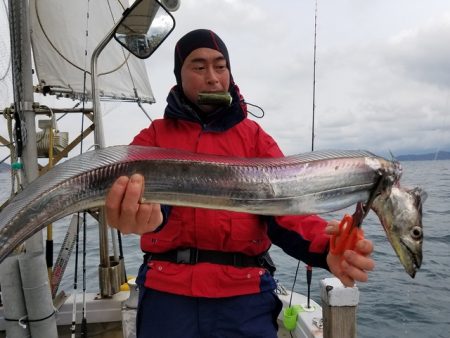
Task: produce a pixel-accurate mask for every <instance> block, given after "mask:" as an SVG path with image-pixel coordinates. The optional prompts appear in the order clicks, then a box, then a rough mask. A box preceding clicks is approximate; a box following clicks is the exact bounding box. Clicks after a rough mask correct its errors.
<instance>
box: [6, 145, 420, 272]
mask: <svg viewBox="0 0 450 338" xmlns="http://www.w3.org/2000/svg"><path fill="white" fill-rule="evenodd" d="M134 173H140V174H142V175H143V176H144V177H145V191H144V193H143V196H142V202H144V203H145V202H158V203H163V204H168V205H183V206H193V207H201V208H211V209H226V210H232V211H243V212H248V213H254V214H260V215H288V214H316V213H319V214H320V213H324V212H330V211H336V210H340V209H343V208H346V207H348V206H351V205H353V204H356V203H357V202H365V201H367V200H368V199H369V197H370V196H371V193H372V191H373V190H374V188H375V187H376V186H378V183H379V182H380V178H383V180H384V182H383V185H382V189H381V191H380V192H379V196H377V197H376V198H375V200H374V202H373V210H374V211H375V212H376V213H377V215H378V217H379V218H380V221H381V223H382V225H383V227H384V229H385V230H386V233H387V234H388V239H389V240H390V242H391V243H392V245H393V247H394V250H395V251H396V253H397V255H398V256H399V258H400V261H401V262H402V264H403V266H404V267H405V269H406V271H407V272H408V274H409V275H411V276H412V277H414V275H415V272H416V270H417V269H418V268H419V267H420V265H421V262H422V209H421V204H422V197H423V194H422V193H421V191H420V190H419V189H416V190H414V191H413V192H411V191H406V190H402V189H399V188H397V187H396V186H397V185H398V184H399V180H400V176H401V167H400V165H399V163H397V162H393V161H388V160H386V159H384V158H381V157H378V156H376V155H374V154H372V153H369V152H366V151H334V152H313V153H307V154H303V155H294V156H287V157H284V158H276V159H274V158H269V159H267V158H266V159H264V158H257V159H255V158H251V159H250V158H230V157H223V156H214V155H202V154H194V153H188V152H183V151H179V150H173V149H162V148H153V147H141V146H114V147H109V148H104V149H100V150H94V151H91V152H87V153H84V154H82V155H79V156H77V157H74V158H72V159H69V160H67V161H66V162H64V163H62V164H59V165H57V166H55V167H54V168H52V169H51V170H50V171H49V172H48V173H46V174H45V175H43V176H41V177H39V178H37V179H36V180H34V181H33V182H32V183H30V184H29V185H28V186H27V188H26V189H25V190H24V191H22V192H20V193H19V194H17V195H16V196H15V197H14V198H13V199H12V200H11V202H10V204H9V205H7V206H6V207H5V208H4V210H3V211H2V212H1V213H0V262H1V261H3V259H4V258H5V257H6V256H7V255H8V254H10V253H11V252H12V251H13V250H14V248H15V247H17V246H18V245H19V244H21V243H22V242H23V241H25V240H26V239H27V238H29V237H30V236H31V235H33V234H34V233H36V232H37V231H39V230H41V229H42V228H44V227H45V226H46V225H47V224H48V223H51V222H54V221H56V220H58V219H60V218H62V217H64V216H66V215H69V214H71V213H74V212H77V211H80V210H85V209H91V208H96V207H100V206H102V205H104V200H105V196H106V194H107V192H108V189H109V188H110V187H111V185H112V184H113V182H114V181H115V180H116V179H117V178H118V177H119V176H122V175H127V176H130V175H132V174H134Z"/></svg>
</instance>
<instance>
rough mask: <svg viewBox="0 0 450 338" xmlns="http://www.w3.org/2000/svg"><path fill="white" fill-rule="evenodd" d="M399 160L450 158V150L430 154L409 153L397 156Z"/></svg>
mask: <svg viewBox="0 0 450 338" xmlns="http://www.w3.org/2000/svg"><path fill="white" fill-rule="evenodd" d="M395 158H396V159H397V160H398V161H433V160H450V152H449V151H438V152H437V153H429V154H409V155H399V156H395Z"/></svg>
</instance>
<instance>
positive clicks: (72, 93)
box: [30, 0, 155, 103]
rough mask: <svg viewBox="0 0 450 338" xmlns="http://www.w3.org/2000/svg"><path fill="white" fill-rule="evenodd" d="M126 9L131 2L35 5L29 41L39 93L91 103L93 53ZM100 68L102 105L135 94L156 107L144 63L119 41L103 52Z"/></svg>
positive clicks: (44, 0)
mask: <svg viewBox="0 0 450 338" xmlns="http://www.w3.org/2000/svg"><path fill="white" fill-rule="evenodd" d="M126 7H128V1H127V0H126V1H125V0H95V1H88V0H85V1H73V0H58V1H55V0H31V1H30V22H31V28H32V33H31V41H32V47H33V57H34V63H35V69H36V73H37V77H38V80H39V86H38V87H39V88H40V90H41V91H43V92H44V93H45V92H49V93H53V94H58V95H63V96H68V97H73V98H78V99H80V98H83V97H84V96H86V97H87V99H91V98H92V94H91V93H92V91H91V77H90V65H91V55H92V52H93V50H94V49H95V47H96V46H97V45H98V43H99V42H100V41H101V40H102V39H103V38H104V36H105V35H106V34H107V33H108V32H109V31H110V30H111V28H112V27H113V25H114V24H115V23H116V22H117V21H118V20H120V18H121V17H122V13H123V11H124V9H125V8H126ZM97 67H98V75H99V84H98V86H99V88H100V95H101V97H102V99H113V100H135V99H136V93H137V95H138V96H139V99H140V100H141V101H142V102H148V103H153V102H155V100H154V97H153V93H152V90H151V87H150V82H149V79H148V76H147V71H146V68H145V64H144V62H143V61H142V60H140V59H138V58H136V57H134V56H133V55H132V54H130V53H129V52H128V51H127V50H125V49H123V48H122V47H121V46H120V44H118V43H117V42H116V41H115V40H112V41H110V43H109V44H108V45H107V46H106V47H105V49H104V50H103V51H102V53H101V54H100V57H99V59H98V66H97ZM84 70H87V71H88V73H87V78H86V81H84ZM84 82H86V83H85V85H84ZM85 86H86V87H85ZM84 88H86V90H84ZM135 89H136V93H135ZM83 93H86V95H84V94H83Z"/></svg>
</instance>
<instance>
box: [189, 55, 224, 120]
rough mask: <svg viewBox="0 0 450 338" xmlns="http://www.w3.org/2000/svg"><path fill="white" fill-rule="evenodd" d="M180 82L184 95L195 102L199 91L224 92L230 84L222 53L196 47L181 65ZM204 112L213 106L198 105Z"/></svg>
mask: <svg viewBox="0 0 450 338" xmlns="http://www.w3.org/2000/svg"><path fill="white" fill-rule="evenodd" d="M181 84H182V86H183V92H184V95H185V96H186V97H187V98H188V99H189V101H191V102H192V103H195V104H197V98H198V93H200V92H209V93H213V92H224V91H228V88H229V86H230V71H229V70H228V68H227V62H226V60H225V58H224V57H223V55H222V53H220V52H219V51H217V50H215V49H211V48H198V49H195V50H193V51H192V52H191V54H189V55H188V56H187V57H186V59H185V60H184V63H183V66H182V67H181ZM199 107H200V109H201V110H203V111H204V112H210V111H213V110H214V109H216V107H215V106H206V105H201V106H199Z"/></svg>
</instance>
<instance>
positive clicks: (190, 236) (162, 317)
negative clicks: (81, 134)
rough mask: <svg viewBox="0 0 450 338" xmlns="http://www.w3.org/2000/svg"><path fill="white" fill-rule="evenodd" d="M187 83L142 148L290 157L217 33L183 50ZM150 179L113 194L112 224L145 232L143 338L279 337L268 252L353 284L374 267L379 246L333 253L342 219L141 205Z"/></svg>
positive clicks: (125, 182)
mask: <svg viewBox="0 0 450 338" xmlns="http://www.w3.org/2000/svg"><path fill="white" fill-rule="evenodd" d="M174 73H175V77H176V81H177V84H176V86H175V87H173V88H172V90H171V91H170V93H169V95H168V97H167V107H166V109H165V112H164V118H162V119H158V120H155V121H154V122H152V123H151V125H150V126H149V127H148V128H146V129H144V130H142V131H141V132H140V133H139V134H138V135H137V136H136V137H135V138H134V140H133V142H132V144H135V145H147V146H156V147H164V148H176V149H182V150H187V151H191V152H196V153H202V154H215V155H225V156H239V157H282V156H283V154H282V152H281V150H280V148H279V147H278V145H277V144H276V142H275V141H274V140H273V139H272V137H270V136H269V135H268V134H267V133H266V132H265V131H264V130H263V129H262V128H261V127H260V126H259V125H258V124H257V123H256V122H254V121H252V120H250V119H248V118H247V107H246V104H245V101H244V99H243V97H242V95H241V94H240V92H239V89H238V87H237V85H236V84H235V82H234V80H233V77H232V75H231V67H230V59H229V56H228V51H227V48H226V46H225V44H224V42H223V41H222V40H221V39H220V38H219V36H218V35H217V34H215V33H214V32H212V31H210V30H205V29H199V30H194V31H191V32H190V33H188V34H186V35H185V36H183V37H182V38H181V39H180V40H179V41H178V43H177V44H176V46H175V68H174ZM224 91H228V92H229V93H230V94H231V97H232V102H231V104H230V105H227V106H216V105H203V104H198V103H197V102H198V101H197V99H198V94H199V93H202V92H206V93H217V92H224ZM142 189H143V177H142V176H140V175H133V176H131V177H130V178H128V177H120V178H119V179H118V180H117V181H116V183H115V184H114V185H113V187H112V188H111V190H110V192H109V194H108V196H107V200H106V211H107V218H108V222H109V224H110V225H111V226H112V227H114V228H117V229H119V230H120V231H121V232H122V233H124V234H128V233H134V234H139V235H141V249H142V251H143V252H144V253H145V255H144V263H143V265H142V266H141V269H140V271H139V275H138V278H137V283H138V284H139V286H140V289H139V290H140V295H139V306H138V315H137V332H138V337H156V338H162V337H168V338H177V337H183V338H189V337H192V338H194V337H205V338H206V337H207V338H211V337H224V338H225V337H226V338H230V337H246V338H248V337H267V338H274V337H277V324H276V318H277V316H278V314H279V312H280V310H281V302H280V301H279V299H278V297H277V296H276V294H275V293H274V289H275V287H276V283H275V280H274V278H273V276H272V273H273V270H272V268H271V264H270V262H271V261H270V258H269V257H268V254H267V251H268V250H269V247H270V245H271V244H272V243H274V244H276V245H277V246H280V247H281V248H282V249H283V250H284V251H286V252H287V253H288V254H289V255H291V256H293V257H295V258H297V259H299V260H302V261H303V262H305V263H307V264H309V265H312V266H317V267H322V268H325V269H328V270H330V271H331V272H332V273H333V274H334V275H336V276H337V277H338V278H339V279H340V280H341V281H342V282H343V283H344V284H345V285H347V286H351V285H353V284H354V282H355V281H366V280H367V271H369V270H372V269H373V267H374V262H373V260H372V259H371V258H370V254H371V253H372V251H373V245H372V242H371V241H368V240H360V241H359V242H358V243H357V246H356V249H355V250H354V251H352V250H347V251H346V252H345V253H344V255H343V256H336V255H332V254H330V253H329V252H328V243H329V235H330V234H333V233H335V232H336V231H337V222H336V221H332V222H327V221H325V220H323V219H322V218H320V217H318V216H313V215H310V216H283V217H280V216H277V217H262V216H257V215H251V214H246V213H240V212H231V211H223V210H210V209H201V208H190V207H178V206H170V205H159V204H140V203H139V199H140V196H141V192H142Z"/></svg>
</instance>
